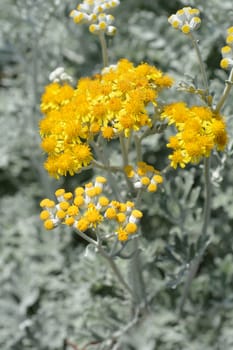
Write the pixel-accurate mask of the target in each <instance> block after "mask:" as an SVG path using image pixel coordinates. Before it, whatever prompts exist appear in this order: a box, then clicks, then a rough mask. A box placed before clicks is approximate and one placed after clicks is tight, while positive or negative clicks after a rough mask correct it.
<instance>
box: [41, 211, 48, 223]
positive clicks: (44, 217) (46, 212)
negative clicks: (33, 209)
mask: <svg viewBox="0 0 233 350" xmlns="http://www.w3.org/2000/svg"><path fill="white" fill-rule="evenodd" d="M49 217H50V212H49V211H48V210H42V212H41V213H40V219H41V220H43V221H45V220H47V219H48V218H49Z"/></svg>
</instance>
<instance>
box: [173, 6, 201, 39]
mask: <svg viewBox="0 0 233 350" xmlns="http://www.w3.org/2000/svg"><path fill="white" fill-rule="evenodd" d="M199 14H200V11H199V10H198V9H196V8H192V7H184V8H182V9H180V10H178V11H177V12H176V14H173V15H171V16H170V17H169V18H168V22H169V23H170V24H171V25H172V27H173V28H175V29H179V30H181V31H182V32H183V33H184V34H189V33H190V32H192V31H194V30H196V29H198V28H199V27H200V24H201V19H200V17H199Z"/></svg>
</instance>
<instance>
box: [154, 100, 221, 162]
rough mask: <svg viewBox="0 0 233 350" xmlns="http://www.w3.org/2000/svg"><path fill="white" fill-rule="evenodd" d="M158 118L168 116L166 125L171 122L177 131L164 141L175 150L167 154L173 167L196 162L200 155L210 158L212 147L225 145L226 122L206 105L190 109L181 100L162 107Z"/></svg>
mask: <svg viewBox="0 0 233 350" xmlns="http://www.w3.org/2000/svg"><path fill="white" fill-rule="evenodd" d="M161 118H162V119H164V118H167V119H168V120H169V124H174V125H175V126H176V128H177V130H178V132H177V134H176V135H175V136H171V137H170V138H169V143H168V144H167V147H169V148H172V149H173V150H174V152H173V154H171V155H170V156H169V159H170V161H171V166H172V167H173V168H176V167H177V166H178V165H179V166H180V167H181V168H184V167H185V166H186V164H188V163H190V162H191V163H198V162H199V161H200V160H201V159H202V157H209V156H210V153H211V151H212V150H213V149H214V147H216V148H217V149H218V150H223V149H224V148H225V146H226V143H227V133H226V124H225V121H224V119H223V117H222V116H221V115H219V114H218V115H216V114H215V113H214V112H213V111H212V110H211V109H210V108H209V107H204V106H193V107H190V108H189V107H188V106H187V105H186V104H185V103H184V102H178V103H173V104H171V105H168V106H166V107H165V108H164V112H163V113H162V115H161Z"/></svg>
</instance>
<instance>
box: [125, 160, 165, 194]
mask: <svg viewBox="0 0 233 350" xmlns="http://www.w3.org/2000/svg"><path fill="white" fill-rule="evenodd" d="M124 170H125V172H126V175H127V176H128V178H129V179H130V180H131V181H132V183H133V186H134V188H136V189H138V188H142V189H146V190H147V191H148V192H155V191H156V190H157V185H158V184H161V183H162V182H163V178H162V176H161V175H160V172H159V171H158V170H156V169H155V168H154V167H153V166H152V165H148V164H146V163H145V162H138V163H137V168H136V169H135V170H134V169H133V167H132V166H131V165H127V166H126V167H125V169H124Z"/></svg>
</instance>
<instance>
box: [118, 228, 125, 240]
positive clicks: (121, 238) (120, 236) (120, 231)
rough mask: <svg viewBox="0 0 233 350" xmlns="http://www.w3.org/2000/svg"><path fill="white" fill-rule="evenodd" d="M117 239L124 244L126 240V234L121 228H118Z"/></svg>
mask: <svg viewBox="0 0 233 350" xmlns="http://www.w3.org/2000/svg"><path fill="white" fill-rule="evenodd" d="M117 238H118V240H119V241H121V242H125V241H127V239H128V233H127V232H126V231H125V230H124V229H123V228H119V229H118V231H117Z"/></svg>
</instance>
